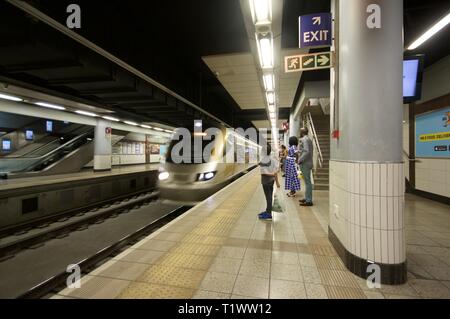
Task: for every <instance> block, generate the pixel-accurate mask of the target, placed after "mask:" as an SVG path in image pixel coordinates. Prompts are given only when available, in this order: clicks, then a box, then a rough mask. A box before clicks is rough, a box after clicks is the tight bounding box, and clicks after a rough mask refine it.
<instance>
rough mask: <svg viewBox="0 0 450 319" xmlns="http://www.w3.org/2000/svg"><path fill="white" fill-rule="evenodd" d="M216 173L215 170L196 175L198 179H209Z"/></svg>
mask: <svg viewBox="0 0 450 319" xmlns="http://www.w3.org/2000/svg"><path fill="white" fill-rule="evenodd" d="M215 175H216V172H207V173H201V174H199V175H198V179H197V180H198V181H209V180H210V179H212V178H213V177H214V176H215Z"/></svg>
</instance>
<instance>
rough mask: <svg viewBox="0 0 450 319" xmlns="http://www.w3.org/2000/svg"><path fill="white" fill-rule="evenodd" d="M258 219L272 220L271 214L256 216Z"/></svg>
mask: <svg viewBox="0 0 450 319" xmlns="http://www.w3.org/2000/svg"><path fill="white" fill-rule="evenodd" d="M258 218H259V219H262V220H272V214H268V213H264V214H260V215H258Z"/></svg>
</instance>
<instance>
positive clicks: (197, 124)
mask: <svg viewBox="0 0 450 319" xmlns="http://www.w3.org/2000/svg"><path fill="white" fill-rule="evenodd" d="M194 126H195V127H202V121H201V120H196V121H194Z"/></svg>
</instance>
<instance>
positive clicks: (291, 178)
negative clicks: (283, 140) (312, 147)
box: [284, 146, 300, 192]
mask: <svg viewBox="0 0 450 319" xmlns="http://www.w3.org/2000/svg"><path fill="white" fill-rule="evenodd" d="M296 151H297V148H296V147H295V146H290V147H289V151H288V157H286V162H285V164H284V170H285V174H286V179H285V181H284V189H286V190H290V191H292V192H296V191H298V190H299V189H300V180H299V179H298V175H297V169H296V168H295V152H296Z"/></svg>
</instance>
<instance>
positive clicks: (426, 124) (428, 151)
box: [416, 107, 450, 158]
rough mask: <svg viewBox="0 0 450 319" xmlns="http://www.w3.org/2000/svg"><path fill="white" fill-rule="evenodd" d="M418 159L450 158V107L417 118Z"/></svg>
mask: <svg viewBox="0 0 450 319" xmlns="http://www.w3.org/2000/svg"><path fill="white" fill-rule="evenodd" d="M416 157H441V158H442V157H447V158H450V107H446V108H443V109H440V110H437V111H433V112H430V113H426V114H422V115H418V116H416Z"/></svg>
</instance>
